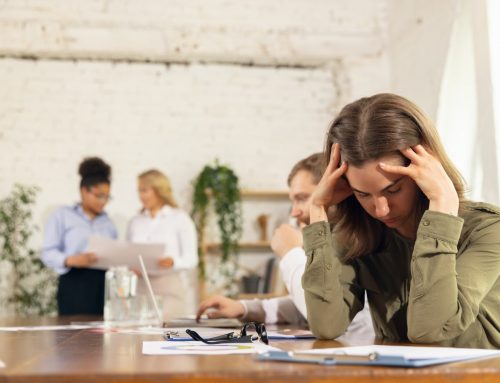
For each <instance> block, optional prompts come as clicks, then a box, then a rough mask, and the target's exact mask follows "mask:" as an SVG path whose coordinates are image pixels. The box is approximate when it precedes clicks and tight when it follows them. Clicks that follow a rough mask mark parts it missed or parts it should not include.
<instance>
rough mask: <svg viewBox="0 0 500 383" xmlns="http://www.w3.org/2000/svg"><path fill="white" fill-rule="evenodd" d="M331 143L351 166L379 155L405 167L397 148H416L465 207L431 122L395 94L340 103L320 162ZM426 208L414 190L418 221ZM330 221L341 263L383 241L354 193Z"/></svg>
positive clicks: (460, 180) (457, 178) (459, 180)
mask: <svg viewBox="0 0 500 383" xmlns="http://www.w3.org/2000/svg"><path fill="white" fill-rule="evenodd" d="M333 143H339V144H340V150H341V158H342V160H343V161H347V163H348V164H350V165H353V166H356V167H359V166H361V165H362V164H363V163H365V162H367V161H373V160H377V159H379V158H380V157H382V156H385V155H399V156H401V158H402V160H403V162H404V163H405V164H409V160H408V159H407V158H406V157H403V155H402V154H401V153H400V152H399V150H400V149H404V148H406V147H408V146H415V145H418V144H422V145H424V146H425V147H426V148H427V149H428V150H429V151H430V152H431V153H432V154H433V155H434V156H435V157H436V158H437V159H438V160H439V162H440V163H441V164H442V166H443V168H444V170H445V171H446V174H447V175H448V177H450V179H451V181H452V182H453V185H454V187H455V190H456V191H457V194H458V197H459V199H460V206H461V208H463V206H464V204H465V203H466V199H465V197H464V194H465V192H464V190H465V181H464V179H463V177H462V176H461V174H460V173H459V171H458V170H457V169H456V167H455V166H454V165H453V163H452V162H451V160H450V159H449V157H448V156H447V154H446V152H445V150H444V147H443V145H442V143H441V140H440V138H439V134H438V132H437V130H436V128H435V126H434V124H433V122H432V121H431V119H430V118H429V117H428V116H427V115H426V114H425V113H424V112H423V111H422V110H421V109H420V108H419V107H418V106H416V105H415V104H414V103H412V102H411V101H409V100H407V99H405V98H403V97H401V96H397V95H395V94H390V93H381V94H377V95H374V96H372V97H367V98H362V99H360V100H357V101H355V102H353V103H351V104H348V105H346V106H345V107H344V108H343V109H342V110H341V111H340V113H339V115H338V116H337V118H336V119H335V120H334V121H333V123H332V124H331V125H330V128H329V131H328V135H327V138H326V143H325V157H326V158H330V155H331V147H332V144H333ZM428 206H429V200H428V199H427V197H426V196H425V195H424V194H423V193H422V192H420V195H419V199H418V201H415V209H416V214H415V219H417V220H418V222H419V221H420V219H421V217H422V214H423V213H424V211H425V210H426V209H427V208H428ZM332 221H333V224H334V231H335V235H336V238H337V241H339V244H340V245H341V246H342V247H343V248H344V249H345V257H346V259H349V258H355V257H359V256H362V255H366V254H370V253H372V252H374V251H376V250H377V248H379V247H380V246H381V245H382V244H383V242H384V239H385V233H386V230H387V229H386V228H385V226H384V225H383V224H382V223H381V222H379V221H378V220H376V219H374V218H372V217H371V216H370V215H369V214H367V213H366V212H365V210H364V209H363V207H362V206H361V205H360V204H359V202H358V201H357V199H356V197H355V196H354V195H351V196H350V197H349V198H347V199H346V200H344V201H342V202H341V203H339V204H338V205H337V206H336V209H335V211H334V214H333V216H332Z"/></svg>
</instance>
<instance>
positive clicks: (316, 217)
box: [309, 204, 328, 223]
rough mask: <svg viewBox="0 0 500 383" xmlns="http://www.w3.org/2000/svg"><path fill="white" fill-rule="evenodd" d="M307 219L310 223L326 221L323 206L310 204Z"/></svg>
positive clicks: (326, 216)
mask: <svg viewBox="0 0 500 383" xmlns="http://www.w3.org/2000/svg"><path fill="white" fill-rule="evenodd" d="M309 219H310V223H316V222H322V221H328V215H327V214H326V208H325V206H323V205H315V204H311V207H310V208H309Z"/></svg>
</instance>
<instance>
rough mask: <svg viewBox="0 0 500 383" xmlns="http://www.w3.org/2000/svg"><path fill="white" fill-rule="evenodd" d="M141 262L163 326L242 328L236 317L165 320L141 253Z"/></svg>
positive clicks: (145, 279) (193, 316) (148, 288)
mask: <svg viewBox="0 0 500 383" xmlns="http://www.w3.org/2000/svg"><path fill="white" fill-rule="evenodd" d="M139 263H140V265H141V273H142V277H143V278H144V282H145V283H146V287H147V290H148V295H149V299H150V300H151V303H152V304H153V307H154V308H155V311H156V316H157V317H158V321H159V323H162V325H163V327H168V328H172V327H174V328H175V327H216V328H240V327H241V326H242V323H241V322H240V321H239V320H238V319H235V318H217V319H211V318H207V317H206V316H202V317H201V318H200V320H199V321H196V316H195V315H192V316H187V317H181V318H172V319H169V320H168V321H166V322H165V321H164V318H163V315H162V313H161V311H160V308H159V305H158V302H157V301H156V297H155V295H154V293H153V288H152V287H151V282H150V280H149V276H148V273H147V270H146V266H145V265H144V261H143V259H142V256H140V255H139Z"/></svg>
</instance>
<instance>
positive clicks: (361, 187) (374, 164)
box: [302, 94, 500, 348]
mask: <svg viewBox="0 0 500 383" xmlns="http://www.w3.org/2000/svg"><path fill="white" fill-rule="evenodd" d="M326 156H327V158H329V159H330V161H329V164H328V166H327V169H326V170H325V173H324V175H323V177H322V179H321V181H320V183H319V184H318V187H317V188H316V190H315V192H314V194H313V196H312V203H311V208H310V216H311V224H310V225H309V226H307V227H306V228H305V229H304V247H305V250H306V255H307V257H308V260H307V263H306V270H305V273H304V275H303V279H302V283H303V287H304V290H305V297H306V305H307V313H308V321H309V325H310V327H311V330H312V331H313V333H314V334H315V335H316V336H318V337H319V338H327V339H333V338H336V337H338V336H339V335H341V334H343V332H344V331H345V328H346V327H347V326H348V325H349V323H350V321H351V320H352V318H353V317H354V315H355V314H356V313H357V312H358V311H359V310H360V309H361V308H362V307H363V303H364V295H365V291H366V294H367V297H368V301H369V304H370V309H371V313H372V317H373V321H374V327H375V332H376V335H377V337H379V338H382V339H386V340H388V341H402V342H405V341H406V342H408V341H410V342H415V343H437V344H440V345H447V346H456V347H482V348H499V347H500V304H499V300H498V299H499V298H498V297H499V296H500V278H499V276H500V209H498V208H497V207H495V206H492V205H489V204H486V203H477V202H472V201H468V200H467V199H466V198H465V196H464V182H463V179H462V177H461V175H460V173H459V172H458V171H457V169H456V168H455V167H454V165H453V164H452V162H451V161H450V160H449V158H448V156H447V155H446V152H445V150H444V148H443V146H442V144H441V142H440V139H439V136H438V133H437V131H436V129H435V127H434V125H433V123H432V122H431V120H430V119H429V118H428V117H427V116H426V115H425V114H424V113H423V112H422V111H421V110H420V109H419V108H418V107H417V106H416V105H415V104H413V103H412V102H410V101H408V100H406V99H404V98H403V97H400V96H396V95H393V94H378V95H375V96H373V97H369V98H363V99H360V100H358V101H355V102H353V103H351V104H349V105H347V106H346V107H344V108H343V109H342V111H341V112H340V114H339V116H338V117H337V118H336V119H335V120H334V121H333V123H332V124H331V126H330V129H329V132H328V136H327V141H326ZM333 206H335V209H334V213H333V216H332V218H331V222H328V218H327V212H328V210H329V208H330V207H333ZM330 223H333V227H334V230H333V232H330Z"/></svg>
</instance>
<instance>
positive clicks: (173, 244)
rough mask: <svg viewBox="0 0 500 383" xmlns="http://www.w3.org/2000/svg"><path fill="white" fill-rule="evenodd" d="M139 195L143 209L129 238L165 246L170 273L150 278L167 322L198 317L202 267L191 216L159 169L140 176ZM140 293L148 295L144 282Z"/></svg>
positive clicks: (132, 223)
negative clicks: (176, 318)
mask: <svg viewBox="0 0 500 383" xmlns="http://www.w3.org/2000/svg"><path fill="white" fill-rule="evenodd" d="M138 192H139V198H140V200H141V202H142V205H143V208H142V210H141V211H140V212H139V214H137V215H136V216H135V217H134V218H132V220H131V221H130V223H129V225H128V229H127V239H128V240H129V241H131V242H136V243H161V244H164V245H165V253H164V254H162V255H161V256H159V257H158V264H159V265H160V267H162V268H164V269H165V270H166V271H167V272H166V274H164V275H161V276H153V275H150V279H151V285H152V287H153V290H154V292H155V294H157V295H160V296H162V298H163V299H162V301H163V314H164V317H165V318H166V319H171V318H174V317H180V316H185V315H189V314H194V313H195V312H196V308H197V284H196V280H197V279H196V266H197V264H198V253H197V241H196V229H195V226H194V223H193V221H192V220H191V217H190V216H189V215H188V214H187V213H186V212H185V211H183V210H181V209H179V207H178V205H177V203H176V202H175V199H174V197H173V193H172V187H171V185H170V181H169V179H168V178H167V176H166V175H165V174H163V173H162V172H160V171H158V170H148V171H146V172H144V173H142V174H140V175H139V177H138ZM139 292H141V293H146V290H145V286H144V283H140V284H139Z"/></svg>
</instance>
